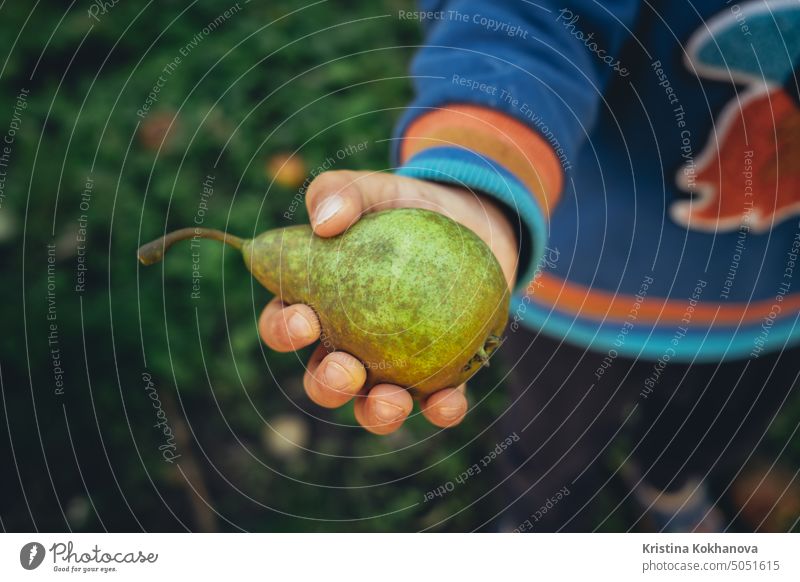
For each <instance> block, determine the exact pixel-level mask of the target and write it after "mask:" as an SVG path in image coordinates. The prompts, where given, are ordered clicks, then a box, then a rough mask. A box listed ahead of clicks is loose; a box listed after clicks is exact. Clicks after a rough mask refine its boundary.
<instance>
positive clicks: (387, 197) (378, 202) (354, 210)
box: [306, 170, 398, 237]
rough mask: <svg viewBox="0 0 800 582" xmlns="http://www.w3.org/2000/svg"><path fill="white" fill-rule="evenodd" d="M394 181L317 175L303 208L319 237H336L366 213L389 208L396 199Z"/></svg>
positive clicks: (384, 176) (381, 177)
mask: <svg viewBox="0 0 800 582" xmlns="http://www.w3.org/2000/svg"><path fill="white" fill-rule="evenodd" d="M397 182H398V180H397V177H396V176H393V175H391V174H380V173H375V172H353V171H349V170H341V171H334V172H325V173H324V174H320V175H319V176H318V177H317V178H316V179H315V180H314V181H313V182H311V185H310V186H309V188H308V196H307V199H306V204H307V205H308V215H309V216H310V217H311V225H312V226H313V228H314V232H315V233H316V234H318V235H319V236H325V237H328V236H335V235H337V234H339V233H341V232H343V231H344V230H346V229H347V228H348V227H349V226H350V225H352V224H353V223H354V222H355V221H356V220H358V218H359V217H360V216H361V214H362V212H365V211H367V210H370V211H373V210H379V209H380V208H381V207H382V208H386V207H388V206H390V205H391V204H392V203H393V201H394V200H395V199H396V198H397V196H396V190H397Z"/></svg>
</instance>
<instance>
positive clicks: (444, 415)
mask: <svg viewBox="0 0 800 582" xmlns="http://www.w3.org/2000/svg"><path fill="white" fill-rule="evenodd" d="M465 391H466V386H465V385H464V384H462V385H461V386H459V387H458V388H445V389H444V390H440V391H439V392H437V393H436V394H433V395H431V396H429V397H428V398H427V400H425V402H424V403H423V405H422V415H423V416H424V417H425V418H427V419H428V420H429V421H430V422H431V424H434V425H436V426H438V427H441V428H450V427H453V426H456V425H457V424H459V423H460V422H461V421H462V420H464V416H465V415H466V414H467V397H466V395H465V394H464V393H465Z"/></svg>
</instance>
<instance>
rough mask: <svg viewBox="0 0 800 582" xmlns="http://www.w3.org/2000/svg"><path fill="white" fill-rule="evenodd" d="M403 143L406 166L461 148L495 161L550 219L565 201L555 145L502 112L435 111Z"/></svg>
mask: <svg viewBox="0 0 800 582" xmlns="http://www.w3.org/2000/svg"><path fill="white" fill-rule="evenodd" d="M403 138H404V139H403V143H402V145H401V148H400V158H401V162H406V161H408V160H409V159H411V158H412V157H413V156H414V155H415V154H417V153H419V152H421V151H423V150H426V149H430V148H435V147H462V148H465V149H468V150H471V151H474V152H476V153H478V154H480V155H483V156H486V157H487V158H490V159H491V160H492V161H494V162H496V163H498V164H500V165H501V166H503V167H504V168H506V169H507V170H508V171H510V172H511V173H512V174H514V175H515V176H516V177H517V178H518V179H519V180H520V181H521V182H522V183H523V184H525V186H526V187H527V188H528V189H529V190H530V191H531V192H532V193H533V195H534V196H535V197H536V199H537V202H538V203H539V207H540V208H541V209H542V212H543V213H544V214H545V216H546V217H547V216H550V214H551V213H552V211H553V209H554V208H555V205H556V204H557V203H558V200H559V198H560V196H561V189H562V187H563V180H564V178H563V173H562V170H561V164H560V163H559V161H558V158H557V157H556V155H555V153H554V152H553V149H552V147H550V144H548V143H547V141H545V139H544V138H542V136H540V135H539V134H538V133H537V132H536V131H534V130H533V129H531V128H530V127H528V126H527V125H525V124H524V123H522V122H521V121H518V120H516V119H514V118H513V117H510V116H508V115H506V114H504V113H500V112H499V111H495V110H493V109H488V108H485V107H480V106H477V105H450V106H447V107H445V108H442V109H435V110H432V111H430V112H428V113H425V114H423V115H421V116H420V117H418V118H417V119H415V120H414V121H412V122H411V124H410V125H409V126H408V128H407V129H406V132H405V135H404V136H403Z"/></svg>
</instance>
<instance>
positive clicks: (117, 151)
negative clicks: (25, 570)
mask: <svg viewBox="0 0 800 582" xmlns="http://www.w3.org/2000/svg"><path fill="white" fill-rule="evenodd" d="M411 4H412V3H411V2H410V1H400V0H381V1H380V2H352V1H346V0H336V1H334V0H329V1H321V2H316V3H313V4H308V5H304V4H302V3H297V2H291V1H288V0H269V1H263V2H262V1H257V0H253V1H252V2H247V3H245V2H241V3H240V4H238V5H237V4H236V3H234V2H232V1H231V0H204V1H203V2H188V3H187V2H177V1H171V0H170V1H167V0H165V1H160V2H157V3H156V2H146V3H145V2H127V1H124V0H123V1H120V2H118V3H117V4H116V5H113V6H112V7H110V8H109V9H108V10H106V11H105V12H101V11H99V10H97V9H96V10H97V12H96V14H95V16H96V18H91V17H90V16H89V14H88V12H87V11H89V10H92V8H91V7H92V6H95V7H97V6H99V5H98V4H92V3H88V2H78V3H76V4H74V5H72V7H71V9H70V8H67V7H66V6H65V5H64V4H63V3H60V2H39V3H37V4H36V5H35V7H34V6H33V5H32V4H29V3H25V2H16V3H10V2H7V3H5V4H4V5H3V6H2V10H0V16H2V21H1V22H0V31H2V34H0V47H2V52H1V53H0V54H2V55H6V56H7V59H5V62H4V63H3V64H2V65H0V66H2V69H0V70H1V71H2V74H0V82H2V88H3V90H2V92H0V114H2V115H0V119H2V120H3V123H2V124H0V131H4V130H5V127H4V125H5V123H6V120H9V119H11V117H12V111H13V110H14V107H15V104H16V96H17V95H18V94H19V93H20V91H21V90H23V89H25V90H28V91H29V96H28V97H27V99H26V107H25V109H24V110H23V113H22V115H21V129H20V131H19V132H18V134H17V135H16V139H15V142H14V144H13V147H12V151H11V154H10V164H9V167H8V178H7V180H6V183H5V189H4V194H5V198H4V199H3V201H2V209H1V210H0V267H1V268H2V273H3V299H4V300H3V301H2V302H0V318H1V319H0V320H1V321H2V322H3V331H4V333H3V334H2V335H0V353H2V359H1V360H0V366H1V368H0V372H1V376H2V397H3V399H2V407H3V411H4V414H5V416H6V417H7V418H6V420H7V422H8V426H9V430H8V435H4V436H3V437H2V438H3V439H5V438H6V437H8V439H9V440H8V444H9V445H10V446H8V447H5V446H0V461H1V463H2V464H0V466H2V467H3V469H4V470H3V475H2V490H3V491H2V492H3V495H2V498H1V499H0V517H1V518H2V520H3V522H2V527H3V528H4V529H11V530H31V529H33V528H38V529H40V530H64V529H67V528H70V529H73V530H102V529H109V530H138V529H141V528H144V529H147V530H166V531H169V530H184V529H203V528H207V529H214V528H217V529H222V530H236V529H246V530H261V531H266V530H268V531H309V530H310V531H328V530H336V531H339V530H355V531H387V530H388V531H403V530H419V529H423V528H429V527H430V528H433V529H444V530H465V529H472V528H474V527H477V526H479V525H480V524H482V523H483V522H484V521H485V520H486V519H488V518H490V517H491V516H492V515H493V512H494V509H495V508H493V507H492V502H487V501H486V499H482V500H481V501H480V502H476V503H474V504H473V502H474V501H475V500H476V499H481V497H482V495H483V494H484V493H487V492H488V491H489V490H490V489H491V488H492V487H493V486H494V485H495V484H496V479H494V478H492V477H491V476H489V475H483V476H478V477H476V478H473V479H470V480H469V481H468V482H467V483H466V484H464V485H462V486H457V487H455V489H454V491H453V492H452V493H449V494H448V495H446V496H444V497H443V498H441V499H437V500H436V501H434V502H428V503H423V498H424V495H425V493H426V492H427V491H429V490H431V489H435V488H437V487H439V486H440V485H442V484H443V483H446V482H448V481H452V480H453V479H455V478H456V477H457V476H458V475H459V474H461V473H462V471H464V470H465V469H466V468H467V467H469V466H471V465H472V464H474V463H475V462H477V461H478V460H479V459H480V458H481V457H483V455H485V454H486V451H487V450H489V449H491V448H492V447H493V446H494V440H492V439H493V437H492V436H490V435H491V434H492V433H491V430H489V429H490V427H491V425H492V423H493V421H494V420H495V419H496V417H497V416H498V414H500V413H501V411H502V410H503V409H504V407H505V406H506V404H507V402H505V401H504V397H503V396H502V390H499V389H498V388H497V386H498V382H499V380H500V378H501V376H502V371H501V370H499V369H497V368H492V369H490V370H489V371H487V372H486V373H483V374H482V375H481V376H480V377H479V378H478V379H477V380H476V381H474V382H473V383H472V394H473V403H474V404H476V406H475V408H474V411H473V413H472V414H471V415H470V416H469V418H468V420H467V421H466V422H465V423H464V424H463V425H462V427H460V428H459V429H457V430H453V431H449V432H438V431H436V430H434V429H433V428H432V427H431V426H430V425H428V424H427V423H426V422H424V421H421V420H420V419H419V418H415V419H413V420H412V421H410V422H409V423H408V426H407V428H405V429H404V430H403V431H400V432H399V433H397V434H395V435H393V436H391V437H388V438H375V437H373V436H371V435H369V434H367V433H366V432H364V431H363V430H361V429H360V428H356V427H354V426H353V424H354V421H353V419H352V411H351V409H350V407H346V408H345V409H342V410H338V411H327V410H322V409H319V408H317V407H315V406H313V405H311V404H309V403H308V402H307V400H306V398H305V397H304V395H303V390H302V384H301V374H302V363H303V362H304V361H305V358H306V356H307V355H308V354H307V352H305V353H302V354H299V355H291V354H290V355H281V354H275V353H272V352H269V351H267V350H266V349H265V348H263V347H262V346H261V344H260V343H259V341H258V335H257V330H256V318H257V316H258V313H259V312H260V310H261V309H262V307H263V306H264V305H265V303H266V302H267V301H268V299H269V296H268V294H267V293H266V292H265V291H264V290H263V289H261V288H260V287H258V286H257V285H255V284H254V283H253V281H252V280H251V279H250V277H249V276H248V275H247V273H246V272H245V271H244V269H243V268H242V267H241V265H240V261H239V259H238V257H237V256H236V255H235V253H233V252H231V251H228V250H225V251H223V249H222V248H220V247H219V246H217V245H215V244H214V243H203V244H202V247H201V262H200V268H201V274H202V279H201V280H200V292H199V296H198V298H192V292H193V288H192V272H193V271H192V265H193V263H192V249H191V248H189V246H188V245H184V246H181V247H176V249H175V250H174V251H173V253H172V254H171V256H170V259H169V260H168V261H166V262H165V263H163V264H162V265H159V266H157V267H152V268H150V269H147V270H142V269H140V268H139V266H138V265H137V263H136V260H135V252H136V248H137V247H138V246H139V244H140V243H141V242H144V241H146V240H149V239H151V238H154V237H156V236H158V235H159V234H160V233H162V232H163V231H164V230H165V229H169V228H176V227H182V226H187V225H192V224H193V221H194V220H195V217H196V216H198V208H199V207H200V206H199V205H200V204H201V201H202V191H203V182H204V181H205V180H206V179H207V176H209V175H211V176H213V177H214V178H213V195H212V196H211V197H210V198H208V200H207V202H208V209H207V211H206V212H205V214H204V215H203V219H204V225H205V226H211V227H217V228H227V229H229V230H231V231H232V232H234V233H238V234H241V235H243V236H247V235H250V234H253V233H256V232H260V231H262V230H265V229H268V228H271V227H276V226H284V225H286V224H287V223H289V222H295V223H300V222H305V221H306V219H307V216H306V215H305V209H304V207H303V206H302V205H300V208H299V210H298V212H297V213H296V214H295V215H294V216H293V217H292V220H291V221H287V220H286V219H285V218H284V216H283V215H284V213H285V212H286V211H287V209H288V208H289V205H290V203H291V200H292V198H293V196H295V195H296V194H297V192H298V188H297V186H296V185H295V186H294V187H288V186H286V185H281V184H278V183H273V182H272V179H271V176H270V175H269V173H268V172H266V170H265V168H266V164H267V162H268V161H269V160H270V159H272V158H273V156H275V155H278V154H284V153H288V154H290V155H294V156H297V157H299V158H300V159H301V160H302V161H303V163H304V165H305V167H306V168H307V169H314V168H316V167H318V166H320V165H322V164H323V163H324V162H325V160H326V159H327V158H329V157H333V158H335V157H336V153H337V152H338V151H339V150H341V149H342V148H347V147H348V146H351V145H353V144H358V143H360V142H367V144H368V147H366V149H364V150H363V151H362V152H360V153H357V154H354V155H352V156H348V157H347V158H346V159H345V160H342V161H337V162H336V167H348V168H356V169H366V168H371V169H383V168H386V167H387V164H388V160H389V147H390V143H391V141H390V138H391V130H392V127H393V125H394V123H395V121H396V119H397V117H398V116H399V114H400V110H401V109H402V108H403V107H404V105H405V104H406V103H407V102H408V100H409V99H410V97H411V87H410V83H409V82H408V78H407V69H408V63H409V61H410V59H411V57H412V55H413V52H414V48H413V46H414V45H415V44H418V43H419V41H420V31H419V29H418V26H417V23H414V22H412V21H409V20H400V19H397V18H396V17H393V15H395V16H396V14H397V11H398V9H409V8H410V7H411ZM235 6H238V8H237V9H236V10H235V11H233V10H232V12H234V13H233V14H232V15H230V17H229V18H226V19H224V20H223V21H220V23H219V24H218V25H217V26H215V27H214V29H213V30H210V29H209V30H210V31H209V32H208V33H207V34H205V33H204V28H208V27H209V23H212V22H214V21H215V19H218V17H219V16H220V15H221V14H223V13H224V12H225V11H226V10H230V9H231V7H235ZM198 35H199V37H198ZM198 38H199V40H198ZM182 50H183V51H184V52H185V53H186V54H185V55H184V54H182V52H181V51H182ZM176 57H180V62H176V60H175V59H176ZM170 63H173V64H174V66H173V67H172V68H170V69H169V71H168V73H165V67H168V65H169V64H170ZM160 77H161V78H162V80H161V86H158V85H159V78H160ZM154 87H158V89H159V92H158V94H157V100H156V101H155V102H154V103H153V104H152V107H151V108H150V110H149V112H147V113H146V114H144V115H141V116H140V115H139V114H137V111H139V110H142V108H143V107H144V106H145V104H146V103H147V99H148V94H149V93H151V91H153V90H154ZM87 180H88V181H91V191H90V192H88V196H87V197H84V196H82V195H83V194H84V193H85V192H84V191H85V189H86V183H87ZM82 201H84V202H87V203H88V207H87V206H84V208H83V209H82V208H81V202H82ZM81 215H86V221H85V225H82V222H81ZM82 226H85V237H86V252H85V255H84V256H85V266H86V271H85V286H84V289H83V290H82V291H76V284H78V283H79V282H80V280H79V279H78V268H79V264H80V259H79V252H80V251H81V249H80V244H81V241H80V240H79V239H80V238H81V236H82V234H83V233H82V232H81V231H80V230H79V229H80V228H81V227H82ZM51 244H55V248H56V258H57V260H56V263H55V267H54V269H53V272H52V279H51V280H50V281H48V262H47V261H48V245H51ZM48 283H50V284H52V289H53V290H54V296H53V297H52V299H53V301H54V303H53V305H54V307H55V316H56V318H55V319H54V320H53V319H48V314H49V313H51V312H50V311H49V308H50V307H51V305H50V304H49V303H48ZM51 325H55V326H56V330H55V336H53V335H52V331H53V330H52V329H51V327H50V326H51ZM54 337H55V339H56V342H55V343H53V338H54ZM54 349H58V352H53V350H54ZM54 353H55V354H57V358H58V360H59V362H60V366H61V367H62V369H63V379H64V387H63V394H56V386H55V378H54V373H53V362H54ZM146 374H149V376H145V375H146ZM145 378H150V379H151V381H152V382H153V384H154V385H155V387H156V389H157V394H158V395H159V399H160V400H159V403H160V406H161V407H162V409H163V410H164V414H165V416H166V418H167V419H168V420H169V423H170V425H171V426H172V427H173V430H174V431H175V432H176V435H179V437H178V436H176V440H177V447H176V449H177V453H178V454H180V455H181V461H182V462H181V470H179V469H178V468H177V467H176V465H174V464H169V463H166V462H164V460H163V459H162V452H161V451H160V450H159V447H160V446H163V445H164V442H165V438H164V435H163V433H162V432H161V431H160V429H157V428H155V427H154V424H156V423H157V422H158V418H157V416H156V415H157V409H156V408H155V407H154V403H153V400H152V399H151V398H149V397H148V392H147V390H146V388H147V381H146V380H145ZM489 391H492V394H491V396H490V397H488V398H486V399H483V396H484V395H485V394H486V393H487V392H489ZM315 419H319V420H315ZM778 426H779V427H782V428H781V430H785V431H790V430H791V429H792V426H791V425H789V424H786V426H783V425H780V424H779V425H778ZM487 431H488V432H487ZM279 433H280V434H279ZM783 434H784V435H785V433H783ZM280 435H283V436H280ZM475 435H478V436H475ZM781 436H782V435H781V434H779V435H778V438H777V439H776V442H780V437H781ZM479 437H480V438H479ZM286 439H290V440H294V441H295V442H297V443H301V444H303V446H304V447H306V448H307V449H308V451H306V450H304V449H302V448H299V447H297V446H287V440H286ZM495 440H496V439H495ZM0 443H5V441H0ZM791 447H792V450H791V451H789V453H788V454H791V455H793V456H794V458H800V444H798V440H797V439H794V440H793V441H792V443H791ZM604 495H607V494H604ZM199 496H201V497H202V500H201V499H199ZM599 505H600V507H601V508H608V507H613V506H615V505H616V500H609V499H606V498H605V497H601V499H600V500H599ZM601 511H603V512H605V509H601ZM603 515H604V516H605V513H603ZM625 519H626V518H625V516H624V515H623V516H619V515H616V514H615V515H613V516H611V517H610V518H609V519H607V520H606V521H605V522H604V526H603V527H604V529H612V530H613V529H619V528H621V527H625V526H626V522H625Z"/></svg>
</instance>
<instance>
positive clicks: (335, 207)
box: [314, 194, 344, 226]
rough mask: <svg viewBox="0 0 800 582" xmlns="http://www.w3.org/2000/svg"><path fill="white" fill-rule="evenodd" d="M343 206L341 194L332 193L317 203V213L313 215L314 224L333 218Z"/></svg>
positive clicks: (317, 224)
mask: <svg viewBox="0 0 800 582" xmlns="http://www.w3.org/2000/svg"><path fill="white" fill-rule="evenodd" d="M343 207H344V200H343V199H342V197H341V196H339V195H337V194H334V195H333V196H331V197H330V198H328V199H327V200H325V202H323V203H322V204H320V205H319V208H317V213H316V214H315V215H314V224H315V225H316V226H319V225H320V224H322V223H324V222H327V221H329V220H330V219H331V218H333V217H334V216H335V215H336V213H337V212H339V211H340V210H341V209H342V208H343Z"/></svg>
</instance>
